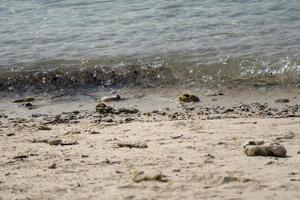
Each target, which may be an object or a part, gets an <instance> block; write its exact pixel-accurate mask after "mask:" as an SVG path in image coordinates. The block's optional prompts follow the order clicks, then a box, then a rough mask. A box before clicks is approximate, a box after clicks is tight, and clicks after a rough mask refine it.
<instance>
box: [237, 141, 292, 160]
mask: <svg viewBox="0 0 300 200" xmlns="http://www.w3.org/2000/svg"><path fill="white" fill-rule="evenodd" d="M243 148H244V153H245V154H246V155H247V156H274V157H285V156H286V154H287V150H286V149H285V148H284V146H282V145H280V144H278V143H265V142H264V141H248V142H246V143H245V144H244V145H243Z"/></svg>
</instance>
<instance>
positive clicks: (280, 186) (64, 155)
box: [0, 90, 300, 200]
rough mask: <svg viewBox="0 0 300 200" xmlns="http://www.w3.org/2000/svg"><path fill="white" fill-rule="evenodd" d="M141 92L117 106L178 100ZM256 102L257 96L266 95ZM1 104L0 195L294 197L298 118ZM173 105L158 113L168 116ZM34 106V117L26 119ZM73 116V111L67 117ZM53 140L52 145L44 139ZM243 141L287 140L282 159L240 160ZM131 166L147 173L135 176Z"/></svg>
mask: <svg viewBox="0 0 300 200" xmlns="http://www.w3.org/2000/svg"><path fill="white" fill-rule="evenodd" d="M157 94H158V93H157ZM280 94H281V95H282V93H280ZM288 94H289V95H290V96H288ZM288 94H287V95H286V96H288V97H289V98H290V99H292V102H291V103H290V104H291V105H293V104H295V103H297V99H299V90H296V91H293V93H288ZM247 95H250V96H251V93H247ZM133 96H134V95H133ZM239 96H240V97H241V98H245V95H243V94H242V95H241V94H240V95H239ZM291 96H293V97H291ZM146 97H147V94H146ZM146 97H144V96H143V95H142V96H141V98H138V100H137V99H135V98H132V99H133V100H132V101H125V102H120V103H119V104H121V105H126V104H131V105H133V104H135V103H137V102H138V101H140V102H143V103H141V105H143V106H144V107H145V104H149V105H150V104H151V105H152V107H151V106H149V107H150V108H149V109H150V110H151V109H153V108H155V107H157V108H159V109H160V108H165V106H166V105H168V104H169V107H170V109H171V111H172V109H175V107H177V105H176V104H174V102H172V101H171V100H170V99H172V98H165V96H163V95H161V96H160V97H161V98H162V99H160V102H156V104H155V102H153V98H152V99H151V98H150V97H149V98H150V99H147V98H146ZM277 97H278V96H275V97H273V98H277ZM143 98H144V99H143ZM200 98H201V96H200ZM211 98H217V99H218V101H217V102H216V100H214V99H211ZM226 98H228V100H227V101H226V102H227V103H226V104H230V103H232V104H235V101H238V100H237V96H236V95H233V93H232V94H229V92H228V93H226V94H225V96H222V97H220V96H214V97H204V99H205V100H203V98H202V103H201V102H200V103H199V104H200V105H199V108H200V107H201V106H202V104H203V102H205V101H206V102H208V101H209V100H212V101H210V103H213V104H218V103H219V104H221V103H220V102H222V101H224V99H226ZM230 98H231V99H232V100H230ZM241 98H240V99H239V100H240V102H244V101H243V100H242V99H241ZM41 99H43V98H41ZM41 99H40V100H38V102H34V103H35V104H39V105H41V104H43V103H44V104H45V105H46V104H47V102H48V101H47V100H41ZM155 99H156V100H157V99H158V97H157V96H156V97H155ZM233 99H234V100H235V101H233ZM257 99H262V101H265V100H266V99H268V95H267V93H264V94H263V95H261V96H259V95H258V96H257ZM49 101H50V100H49ZM157 101H159V100H157ZM9 102H11V100H9V99H5V100H3V101H2V102H1V105H0V110H1V109H2V113H4V114H6V115H8V117H7V118H5V117H2V118H0V138H1V140H0V148H1V152H0V199H3V200H6V199H122V200H123V199H124V200H141V199H178V200H179V199H300V192H299V191H300V146H299V144H300V132H299V131H300V118H299V117H297V116H295V117H288V118H278V119H277V118H274V117H266V116H263V117H262V116H248V115H240V117H237V118H227V117H224V116H223V117H221V119H214V120H204V119H202V118H201V115H200V117H199V115H195V114H193V113H191V114H190V115H186V116H185V117H183V118H180V117H178V118H176V119H172V117H171V119H170V118H166V117H165V115H157V116H156V115H155V112H156V111H155V112H154V113H152V114H151V115H152V117H151V118H149V120H147V117H149V116H143V115H142V116H140V118H139V117H135V116H134V117H132V118H131V119H132V121H131V120H127V121H126V120H124V121H123V123H119V122H120V121H117V120H115V118H113V120H112V122H109V120H108V122H103V121H102V122H100V121H99V120H98V121H97V119H98V118H97V114H95V113H93V112H94V107H95V105H96V102H95V101H94V100H93V99H81V98H78V99H76V100H74V101H73V102H69V101H66V100H63V101H61V102H60V103H59V102H56V104H53V102H52V104H51V105H50V104H47V105H48V106H47V109H46V108H44V107H42V106H41V107H37V108H36V109H33V110H27V109H26V108H23V107H22V106H20V105H18V106H14V105H15V104H12V103H9ZM45 102H46V103H45ZM66 102H67V103H66ZM92 102H93V103H92ZM128 102H130V103H128ZM268 102H269V103H270V102H274V99H271V100H270V99H269V100H268ZM48 103H49V102H48ZM117 104H118V103H114V104H112V105H114V106H115V105H117ZM153 104H154V105H153ZM223 104H224V103H223ZM66 105H68V106H66ZM138 106H139V105H138ZM138 106H137V107H138ZM280 106H281V104H280V105H278V107H280ZM173 107H174V108H173ZM189 107H191V105H189ZM192 107H195V108H196V109H198V107H197V106H196V105H194V104H192ZM75 108H77V109H79V110H80V113H81V112H82V113H83V114H82V115H81V114H70V113H69V114H68V117H67V118H63V119H68V120H65V121H63V120H60V121H59V120H56V121H55V120H54V121H53V119H52V121H51V120H50V122H49V120H48V121H47V120H45V119H43V117H42V114H49V113H51V114H53V115H54V114H55V113H60V112H61V111H62V110H69V111H70V110H74V109H75ZM180 109H182V108H178V110H180ZM83 110H85V111H83ZM166 110H169V109H166ZM171 111H166V112H167V115H168V112H171ZM173 111H174V110H173ZM33 112H38V113H40V114H41V116H35V117H30V116H27V117H25V115H26V113H27V114H30V115H31V114H33ZM143 112H144V111H143ZM184 112H185V111H184ZM18 115H21V117H22V118H19V117H20V116H18ZM74 115H76V116H77V115H80V117H78V116H77V117H75V118H72V116H74ZM153 115H155V117H153ZM245 116H247V117H245ZM124 117H126V118H130V116H127V115H126V116H124ZM235 117H236V116H235ZM120 118H122V116H121V117H120ZM126 118H125V119H126ZM124 122H126V123H124ZM41 124H43V126H41ZM47 128H49V130H40V129H47ZM55 139H56V141H58V142H57V143H60V145H51V144H54V143H53V140H55ZM47 140H48V141H47ZM50 140H51V141H52V142H51V141H50ZM247 140H265V141H272V142H279V143H280V144H282V145H284V146H285V147H286V149H287V151H288V153H287V156H286V157H284V158H275V157H247V156H246V155H244V154H243V148H242V144H243V143H244V142H246V141H247ZM47 142H48V143H47ZM63 144H64V145H63ZM122 144H123V145H122ZM126 145H132V148H128V147H126ZM135 145H137V146H136V148H135ZM139 171H143V172H144V175H145V176H144V177H142V178H141V177H139V178H140V179H138V181H137V177H136V176H135V175H136V174H137V173H138V172H139ZM148 174H149V176H148V177H147V175H148ZM152 175H154V176H153V177H151V176H152ZM145 177H146V178H145ZM143 178H145V180H143Z"/></svg>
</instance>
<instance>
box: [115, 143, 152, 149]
mask: <svg viewBox="0 0 300 200" xmlns="http://www.w3.org/2000/svg"><path fill="white" fill-rule="evenodd" d="M117 145H118V147H120V148H123V147H127V148H130V149H131V148H139V149H145V148H148V145H147V144H146V143H144V142H135V143H130V142H119V143H118V144H117Z"/></svg>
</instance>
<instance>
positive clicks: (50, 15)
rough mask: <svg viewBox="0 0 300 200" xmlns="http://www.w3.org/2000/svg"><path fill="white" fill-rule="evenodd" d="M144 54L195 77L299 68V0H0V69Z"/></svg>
mask: <svg viewBox="0 0 300 200" xmlns="http://www.w3.org/2000/svg"><path fill="white" fill-rule="evenodd" d="M143 60H147V62H152V61H153V62H161V63H166V62H168V63H169V65H168V67H170V68H177V69H178V68H183V70H185V71H188V72H190V73H194V74H193V76H194V77H197V76H201V75H202V74H203V73H204V72H205V71H212V72H213V73H216V72H218V73H223V72H226V73H227V74H229V75H230V74H251V73H260V74H264V73H269V74H276V73H277V74H278V73H283V72H285V71H289V70H292V71H293V73H294V72H296V73H298V72H299V71H300V69H299V68H300V67H299V64H300V1H299V0H289V1H283V0H264V1H260V0H172V1H170V0H147V1H145V0H130V1H128V0H89V1H86V0H64V1H58V0H26V1H22V0H1V1H0V72H1V71H7V70H12V71H13V70H17V69H18V70H24V71H26V70H27V69H31V70H32V69H33V70H34V69H36V70H41V71H43V70H46V69H47V70H51V69H52V68H53V69H54V68H57V67H62V68H63V67H66V68H67V67H69V68H76V66H75V65H77V64H76V63H79V64H78V65H80V66H79V67H83V64H86V63H89V62H91V61H93V62H92V65H97V64H100V63H102V64H103V63H104V65H106V66H109V63H114V64H116V63H117V64H118V65H120V66H122V65H123V64H124V63H131V64H134V63H141V62H142V61H143ZM74 63H75V64H74ZM72 64H73V65H72ZM77 67H78V66H77ZM216 69H217V70H216ZM201 70H202V71H201Z"/></svg>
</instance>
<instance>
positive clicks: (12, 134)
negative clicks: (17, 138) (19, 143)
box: [6, 133, 15, 137]
mask: <svg viewBox="0 0 300 200" xmlns="http://www.w3.org/2000/svg"><path fill="white" fill-rule="evenodd" d="M14 135H15V133H7V134H6V136H8V137H10V136H14Z"/></svg>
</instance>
